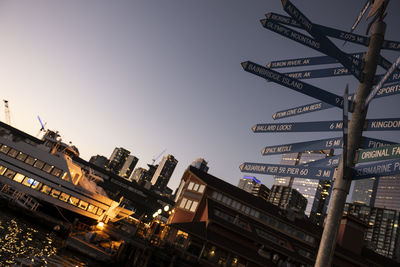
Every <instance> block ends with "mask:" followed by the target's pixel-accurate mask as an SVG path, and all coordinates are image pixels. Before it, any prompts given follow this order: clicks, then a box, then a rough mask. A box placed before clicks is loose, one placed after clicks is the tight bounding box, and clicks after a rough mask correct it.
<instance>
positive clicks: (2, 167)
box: [0, 165, 7, 175]
mask: <svg viewBox="0 0 400 267" xmlns="http://www.w3.org/2000/svg"><path fill="white" fill-rule="evenodd" d="M6 170H7V168H6V167H4V166H1V165H0V175H3V174H4V173H5V172H6Z"/></svg>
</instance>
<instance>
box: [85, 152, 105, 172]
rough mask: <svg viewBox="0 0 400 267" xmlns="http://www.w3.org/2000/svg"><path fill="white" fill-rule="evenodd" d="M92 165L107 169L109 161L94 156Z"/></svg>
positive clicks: (99, 156) (91, 161) (91, 159)
mask: <svg viewBox="0 0 400 267" xmlns="http://www.w3.org/2000/svg"><path fill="white" fill-rule="evenodd" d="M89 162H90V163H92V164H94V165H96V166H98V167H100V168H103V169H105V168H106V167H107V164H108V159H107V158H106V157H104V156H101V155H96V156H92V157H91V158H90V160H89Z"/></svg>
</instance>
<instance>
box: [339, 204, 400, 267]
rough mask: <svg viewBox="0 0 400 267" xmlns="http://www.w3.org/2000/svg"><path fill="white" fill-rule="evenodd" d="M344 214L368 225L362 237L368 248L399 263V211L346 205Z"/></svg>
mask: <svg viewBox="0 0 400 267" xmlns="http://www.w3.org/2000/svg"><path fill="white" fill-rule="evenodd" d="M344 213H345V214H348V215H351V216H354V217H356V218H358V219H360V220H361V221H363V222H364V223H365V224H366V225H368V229H367V231H366V233H365V235H364V239H365V241H367V246H368V248H370V249H371V250H373V251H375V252H376V253H378V254H380V255H383V256H385V257H388V258H391V259H394V260H396V261H399V262H400V251H399V250H400V243H399V238H400V234H399V227H398V226H399V219H400V213H399V211H396V210H392V209H384V208H377V207H370V206H366V205H363V204H357V203H352V204H351V203H346V205H345V208H344Z"/></svg>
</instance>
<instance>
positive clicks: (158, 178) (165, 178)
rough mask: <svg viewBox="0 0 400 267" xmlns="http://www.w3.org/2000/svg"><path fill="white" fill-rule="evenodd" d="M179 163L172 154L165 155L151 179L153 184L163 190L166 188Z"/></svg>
mask: <svg viewBox="0 0 400 267" xmlns="http://www.w3.org/2000/svg"><path fill="white" fill-rule="evenodd" d="M177 163H178V161H177V160H176V159H175V158H174V156H172V155H169V154H168V155H166V156H164V157H163V159H162V160H161V162H160V164H159V165H158V168H157V170H156V171H155V173H154V175H153V178H152V179H151V184H152V185H153V187H154V188H155V189H157V190H159V191H161V192H162V191H163V190H164V189H165V188H166V186H167V184H168V182H169V179H170V178H171V176H172V173H173V172H174V170H175V167H176V164H177Z"/></svg>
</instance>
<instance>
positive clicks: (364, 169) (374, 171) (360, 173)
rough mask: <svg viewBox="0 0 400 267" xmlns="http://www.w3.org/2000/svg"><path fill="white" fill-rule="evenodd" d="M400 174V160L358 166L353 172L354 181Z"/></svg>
mask: <svg viewBox="0 0 400 267" xmlns="http://www.w3.org/2000/svg"><path fill="white" fill-rule="evenodd" d="M394 174H400V159H390V160H384V161H379V162H377V163H369V164H359V165H356V167H355V168H354V172H353V180H360V179H366V178H371V177H380V176H388V175H394Z"/></svg>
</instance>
